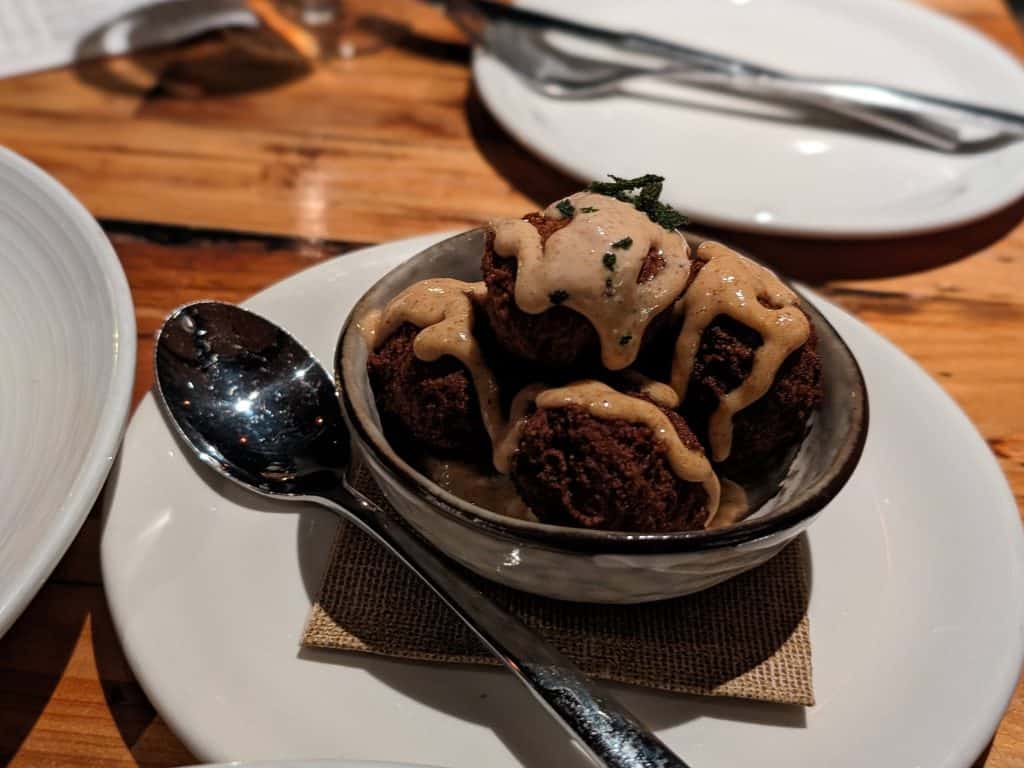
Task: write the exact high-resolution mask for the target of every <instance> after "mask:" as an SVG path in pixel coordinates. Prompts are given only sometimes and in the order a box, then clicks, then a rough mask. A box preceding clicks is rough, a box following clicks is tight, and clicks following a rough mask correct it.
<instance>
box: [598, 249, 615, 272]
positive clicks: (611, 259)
mask: <svg viewBox="0 0 1024 768" xmlns="http://www.w3.org/2000/svg"><path fill="white" fill-rule="evenodd" d="M601 261H602V262H604V268H605V269H611V270H614V269H615V254H614V253H612V252H611V251H608V253H606V254H605V255H604V257H603V258H602V259H601Z"/></svg>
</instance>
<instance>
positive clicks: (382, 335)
mask: <svg viewBox="0 0 1024 768" xmlns="http://www.w3.org/2000/svg"><path fill="white" fill-rule="evenodd" d="M486 292H487V289H486V287H485V286H484V284H483V283H466V282H463V281H462V280H453V279H451V278H447V277H438V278H431V279H429V280H422V281H420V282H418V283H415V284H414V285H410V286H409V287H408V288H406V289H405V290H404V291H402V292H401V293H400V294H398V296H396V297H395V298H394V299H392V300H391V301H390V302H389V303H388V305H387V306H386V307H385V308H384V311H383V312H381V313H380V314H379V315H376V316H374V314H373V313H368V314H367V316H366V317H365V318H363V320H362V321H361V323H360V328H361V330H362V331H363V336H364V338H367V339H370V340H371V342H372V346H373V347H374V348H376V347H379V346H380V345H381V344H382V343H384V341H386V340H387V339H388V338H389V337H390V336H391V335H392V334H393V333H394V332H395V331H397V330H398V329H399V327H401V326H402V325H403V324H404V323H411V324H412V325H415V326H416V327H417V328H421V329H422V330H421V331H420V332H419V333H418V334H416V338H415V339H414V340H413V345H412V350H413V354H415V355H416V357H417V358H419V359H420V360H423V361H424V362H428V363H431V362H434V361H435V360H439V359H440V358H441V357H443V356H445V355H451V356H452V357H454V358H455V359H457V360H458V361H459V362H461V363H462V364H463V365H464V366H466V369H467V370H468V371H469V373H470V376H471V378H472V379H473V387H474V389H475V390H476V397H477V400H478V401H479V403H480V416H481V418H482V419H483V422H484V429H486V430H487V434H488V436H490V438H491V441H492V443H493V442H494V441H495V440H496V438H497V437H498V435H500V434H501V432H502V431H503V430H504V428H505V419H504V417H503V416H502V413H501V394H500V390H499V387H498V380H497V378H496V377H495V376H494V373H493V372H492V371H491V369H490V368H489V367H488V366H487V364H486V363H485V362H484V357H483V352H482V350H481V349H480V344H479V343H478V342H477V340H476V337H475V336H474V335H473V307H474V304H473V302H474V300H477V301H480V300H482V299H483V298H484V296H486Z"/></svg>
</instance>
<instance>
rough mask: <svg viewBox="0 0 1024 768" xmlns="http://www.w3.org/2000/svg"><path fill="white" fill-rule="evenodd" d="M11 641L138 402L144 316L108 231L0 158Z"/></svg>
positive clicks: (0, 344) (5, 607)
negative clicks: (138, 313)
mask: <svg viewBox="0 0 1024 768" xmlns="http://www.w3.org/2000/svg"><path fill="white" fill-rule="evenodd" d="M0 362H2V373H0V498H2V499H3V502H2V504H0V635H3V634H4V632H6V631H7V629H8V628H9V627H10V626H11V624H13V623H14V620H15V619H16V618H17V617H18V615H19V614H20V613H21V611H22V610H23V609H24V608H25V606H26V605H27V604H28V602H29V600H31V599H32V597H33V595H35V593H36V592H37V591H38V590H39V587H40V586H42V584H43V582H44V581H45V580H46V577H47V576H49V575H50V572H51V571H52V570H53V568H54V566H56V565H57V562H58V561H59V560H60V558H61V556H62V555H63V554H64V552H65V550H67V548H68V546H69V545H70V544H71V541H72V539H74V537H75V534H76V533H78V529H79V528H80V527H81V525H82V521H83V520H85V516H86V515H87V514H88V512H89V509H90V507H91V506H92V504H93V502H94V501H95V500H96V496H97V494H98V493H99V491H100V487H101V486H102V484H103V480H104V479H105V478H106V476H107V472H108V471H109V469H110V465H111V462H112V461H113V457H114V453H115V452H116V451H117V444H118V441H119V440H120V438H121V432H122V430H123V428H124V423H125V419H126V418H127V416H128V406H129V403H130V402H131V394H132V380H133V376H134V373H135V315H134V311H133V308H132V296H131V292H130V291H129V290H128V282H127V281H126V280H125V277H124V272H123V271H122V270H121V264H120V263H119V262H118V260H117V256H116V255H115V254H114V249H113V248H112V247H111V246H110V243H109V241H108V240H107V238H106V236H105V235H104V234H103V231H102V230H101V229H100V227H99V225H98V224H97V223H96V222H95V220H93V218H92V217H91V216H90V215H89V214H88V213H87V212H86V210H85V209H84V208H83V207H82V206H81V205H80V204H79V203H78V201H77V200H75V199H74V198H73V197H72V196H71V194H70V193H69V192H68V191H67V190H66V189H64V188H63V187H62V186H60V184H58V183H57V182H56V181H54V180H53V179H52V178H50V177H49V176H47V175H46V174H45V173H44V172H43V171H41V170H40V169H39V168H37V167H36V166H34V165H32V164H31V163H30V162H28V161H27V160H25V159H23V158H21V157H19V156H18V155H16V154H14V153H13V152H10V151H8V150H6V149H2V148H0Z"/></svg>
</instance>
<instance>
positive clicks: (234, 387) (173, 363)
mask: <svg viewBox="0 0 1024 768" xmlns="http://www.w3.org/2000/svg"><path fill="white" fill-rule="evenodd" d="M156 381H157V393H158V395H159V397H158V399H159V401H160V403H161V404H162V406H163V408H164V410H165V411H166V412H167V414H168V415H169V416H170V417H171V419H172V421H173V422H174V423H175V425H176V426H177V428H178V430H179V433H180V436H181V437H182V438H183V439H184V441H185V442H186V443H187V444H188V445H189V447H191V448H192V450H193V451H195V453H196V455H197V456H198V457H199V459H200V460H201V461H202V462H203V463H205V464H207V465H208V466H210V467H212V468H213V469H215V470H216V471H217V472H219V473H220V474H222V475H224V476H225V477H227V478H228V479H230V480H234V481H235V482H236V483H238V484H239V485H243V486H245V487H246V488H249V489H250V490H252V491H255V492H256V493H260V494H263V495H264V496H272V497H274V498H277V499H282V500H295V501H312V502H315V503H317V504H320V505H322V506H324V507H327V508H328V509H330V510H331V511H333V512H335V513H336V514H337V515H339V516H340V517H342V518H343V519H345V520H348V521H350V522H353V523H355V524H356V525H358V526H359V527H360V528H362V529H363V530H364V531H366V532H367V533H369V534H370V535H372V536H373V537H375V538H376V539H377V540H378V541H380V542H381V543H382V544H383V545H384V546H385V547H386V548H387V549H388V550H389V551H390V552H391V554H393V555H394V556H395V557H397V558H398V559H399V560H401V561H402V562H403V563H404V564H405V565H406V566H408V567H409V568H410V569H412V571H413V572H414V573H416V574H417V575H418V576H419V577H420V578H421V579H423V580H424V581H425V582H426V583H427V584H428V585H429V586H430V588H431V589H433V590H434V592H436V593H437V594H438V595H439V596H440V597H441V599H442V600H444V601H445V603H447V604H448V606H449V607H450V608H451V609H452V610H453V611H454V612H455V613H456V614H457V615H458V617H459V618H460V619H462V620H463V621H464V622H466V624H467V625H468V626H469V627H470V628H471V629H472V630H473V631H474V632H475V633H476V634H477V635H478V636H479V637H480V639H481V640H482V641H483V643H484V644H485V645H486V646H487V647H488V648H489V649H490V651H491V652H492V653H493V654H494V655H495V656H497V657H498V658H499V659H500V660H501V661H502V662H504V664H505V665H506V666H507V667H508V668H509V669H510V670H511V671H512V672H513V673H514V674H515V675H516V676H517V677H518V678H519V680H520V681H521V682H522V683H523V684H524V685H526V686H527V687H528V688H529V689H530V690H531V691H532V692H533V693H534V695H535V696H536V697H537V698H538V699H539V700H540V701H541V702H542V703H543V704H545V705H546V706H547V708H548V710H549V711H550V712H551V713H552V714H553V715H555V716H556V717H557V718H558V719H559V720H560V721H561V722H562V724H563V725H564V726H565V727H566V728H567V729H568V730H569V731H570V732H571V733H573V734H574V735H575V736H576V737H577V738H578V739H579V740H580V741H581V742H582V743H583V744H584V745H585V746H586V748H587V749H588V751H589V752H590V754H591V755H592V756H593V757H595V758H596V759H597V760H598V762H600V763H601V764H603V765H606V766H609V767H610V768H686V764H685V763H684V762H683V761H682V760H680V759H679V758H678V757H677V756H676V755H674V754H673V753H672V752H671V751H670V750H669V749H668V747H666V746H665V744H663V743H662V742H661V741H660V740H659V739H658V738H657V737H656V736H654V735H653V734H652V733H650V732H649V731H648V730H646V729H645V728H644V727H643V726H642V725H641V724H640V723H639V722H638V721H637V720H636V718H635V717H634V716H633V715H631V714H630V713H629V712H628V711H627V710H626V709H625V707H623V706H622V705H621V704H619V703H618V702H616V701H614V700H613V699H612V698H610V697H609V696H607V695H605V694H601V693H598V692H597V691H595V690H594V689H592V688H591V684H590V681H589V680H588V679H587V678H586V677H585V676H584V674H583V673H582V672H581V671H580V670H579V669H577V668H576V667H575V665H573V663H572V662H571V661H569V660H568V659H566V658H565V657H564V656H563V655H562V654H561V653H559V652H558V651H556V650H555V649H554V648H552V647H551V646H550V645H548V644H547V643H546V642H545V641H544V640H542V639H541V638H539V637H538V636H537V635H535V634H534V633H533V632H532V631H531V630H529V629H528V628H527V627H526V626H525V625H524V624H523V623H522V622H520V621H519V620H518V619H517V618H515V617H514V616H512V615H511V614H509V613H507V612H506V611H505V610H503V609H502V608H499V607H498V606H497V605H495V604H494V603H493V602H492V601H491V600H490V599H489V598H488V597H487V596H486V595H484V594H483V593H482V592H481V591H480V590H479V589H478V588H477V587H476V586H475V585H474V584H473V583H472V582H471V581H470V580H469V579H468V578H467V577H466V575H465V572H464V571H463V570H462V569H461V568H460V567H459V566H457V565H455V564H454V563H453V562H451V561H450V560H448V559H447V558H446V557H444V556H443V555H441V554H440V553H439V552H437V551H436V550H435V549H434V548H433V547H431V546H430V545H429V544H427V543H426V542H424V541H423V540H421V539H420V538H419V537H417V536H416V534H415V533H413V532H412V531H411V530H410V529H408V528H406V527H405V525H404V524H403V523H402V522H401V520H400V519H399V518H398V517H396V516H395V515H393V514H390V513H388V512H385V511H384V510H382V509H381V508H380V507H378V506H376V505H375V504H373V503H372V502H371V501H369V500H368V499H367V498H366V497H364V496H363V495H362V494H360V493H359V492H358V491H357V490H355V489H354V488H353V487H352V486H351V485H350V484H349V480H348V477H347V474H348V472H347V470H348V466H349V460H350V458H351V457H350V444H349V436H348V428H347V427H346V426H345V423H344V422H343V421H342V416H341V409H340V407H339V405H338V399H337V396H336V393H335V391H334V385H333V383H332V381H331V378H330V377H329V376H328V375H327V373H326V372H325V371H324V369H323V368H322V367H321V366H320V364H319V363H318V362H317V361H316V359H315V358H314V357H313V356H312V355H311V354H310V353H309V352H308V351H306V349H305V348H303V347H302V345H300V344H299V343H298V342H297V341H296V340H295V339H294V338H292V337H291V336H290V335H289V334H288V333H287V332H286V331H284V330H283V329H281V328H279V327H278V326H276V325H274V324H273V323H271V322H270V321H268V320H265V319H263V318H262V317H260V316H258V315H255V314H253V313H251V312H248V311H246V310H244V309H241V308H240V307H236V306H233V305H231V304H222V303H220V302H200V303H197V304H190V305H188V306H186V307H182V308H181V309H178V310H176V311H175V312H174V313H172V314H171V315H170V317H168V318H167V320H166V321H165V322H164V324H163V327H162V328H161V329H160V332H159V334H158V335H157V340H156Z"/></svg>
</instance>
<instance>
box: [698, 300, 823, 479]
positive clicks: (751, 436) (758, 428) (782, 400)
mask: <svg viewBox="0 0 1024 768" xmlns="http://www.w3.org/2000/svg"><path fill="white" fill-rule="evenodd" d="M761 344H762V339H761V335H760V334H759V333H757V332H756V331H754V330H752V329H751V328H748V327H747V326H745V325H742V324H741V323H738V322H737V321H735V320H733V319H732V318H731V317H727V316H724V315H723V316H720V317H718V318H717V319H716V320H714V321H713V322H712V323H711V325H710V326H708V328H707V330H705V331H704V335H703V337H702V338H701V344H700V349H699V350H698V352H697V358H696V361H695V363H694V370H693V375H692V376H691V377H690V383H689V386H688V388H687V392H686V402H684V403H683V407H682V413H683V415H684V416H685V417H686V420H687V422H688V423H689V424H690V425H691V426H692V427H693V429H694V431H695V432H696V433H697V434H698V435H700V436H701V438H702V439H704V438H705V437H706V433H707V424H708V419H709V418H710V415H711V413H712V411H714V409H715V408H717V406H718V400H719V398H720V397H721V396H722V395H724V394H726V393H727V392H730V391H732V390H733V389H735V388H736V387H737V386H739V385H740V383H741V382H742V381H743V380H744V379H745V378H746V377H747V375H748V374H749V373H750V369H751V367H752V366H753V363H754V353H755V352H756V350H757V348H758V347H759V346H761ZM816 350H817V336H816V334H815V332H814V324H813V322H812V324H811V335H810V337H809V338H808V340H807V342H806V343H805V344H804V345H803V346H802V347H800V349H798V350H796V351H795V352H793V353H792V354H791V355H790V356H789V357H788V358H786V360H785V361H784V362H783V364H782V366H781V367H780V368H779V372H778V374H777V375H776V377H775V382H774V383H773V384H772V386H771V388H770V389H769V390H768V392H767V393H766V394H765V395H764V397H762V398H761V399H760V400H758V401H756V402H755V403H753V404H751V405H750V406H748V407H746V408H744V409H743V410H742V411H740V412H739V413H737V414H736V416H735V418H734V420H733V441H732V451H731V453H730V455H729V458H728V459H727V460H726V461H725V462H723V464H722V467H721V470H720V471H721V472H722V473H724V474H726V475H735V476H743V475H746V474H749V472H750V471H751V470H761V469H764V468H766V467H771V466H772V465H774V464H777V463H778V462H779V461H781V460H782V459H783V458H785V456H786V454H787V452H788V451H789V449H791V448H793V447H795V446H796V445H797V444H798V443H799V442H800V441H801V440H802V439H803V437H804V434H805V432H806V430H807V421H808V419H809V418H810V416H811V412H812V411H813V410H814V408H815V407H817V405H818V404H819V403H820V402H821V397H822V388H821V360H820V358H819V357H818V353H817V351H816Z"/></svg>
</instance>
